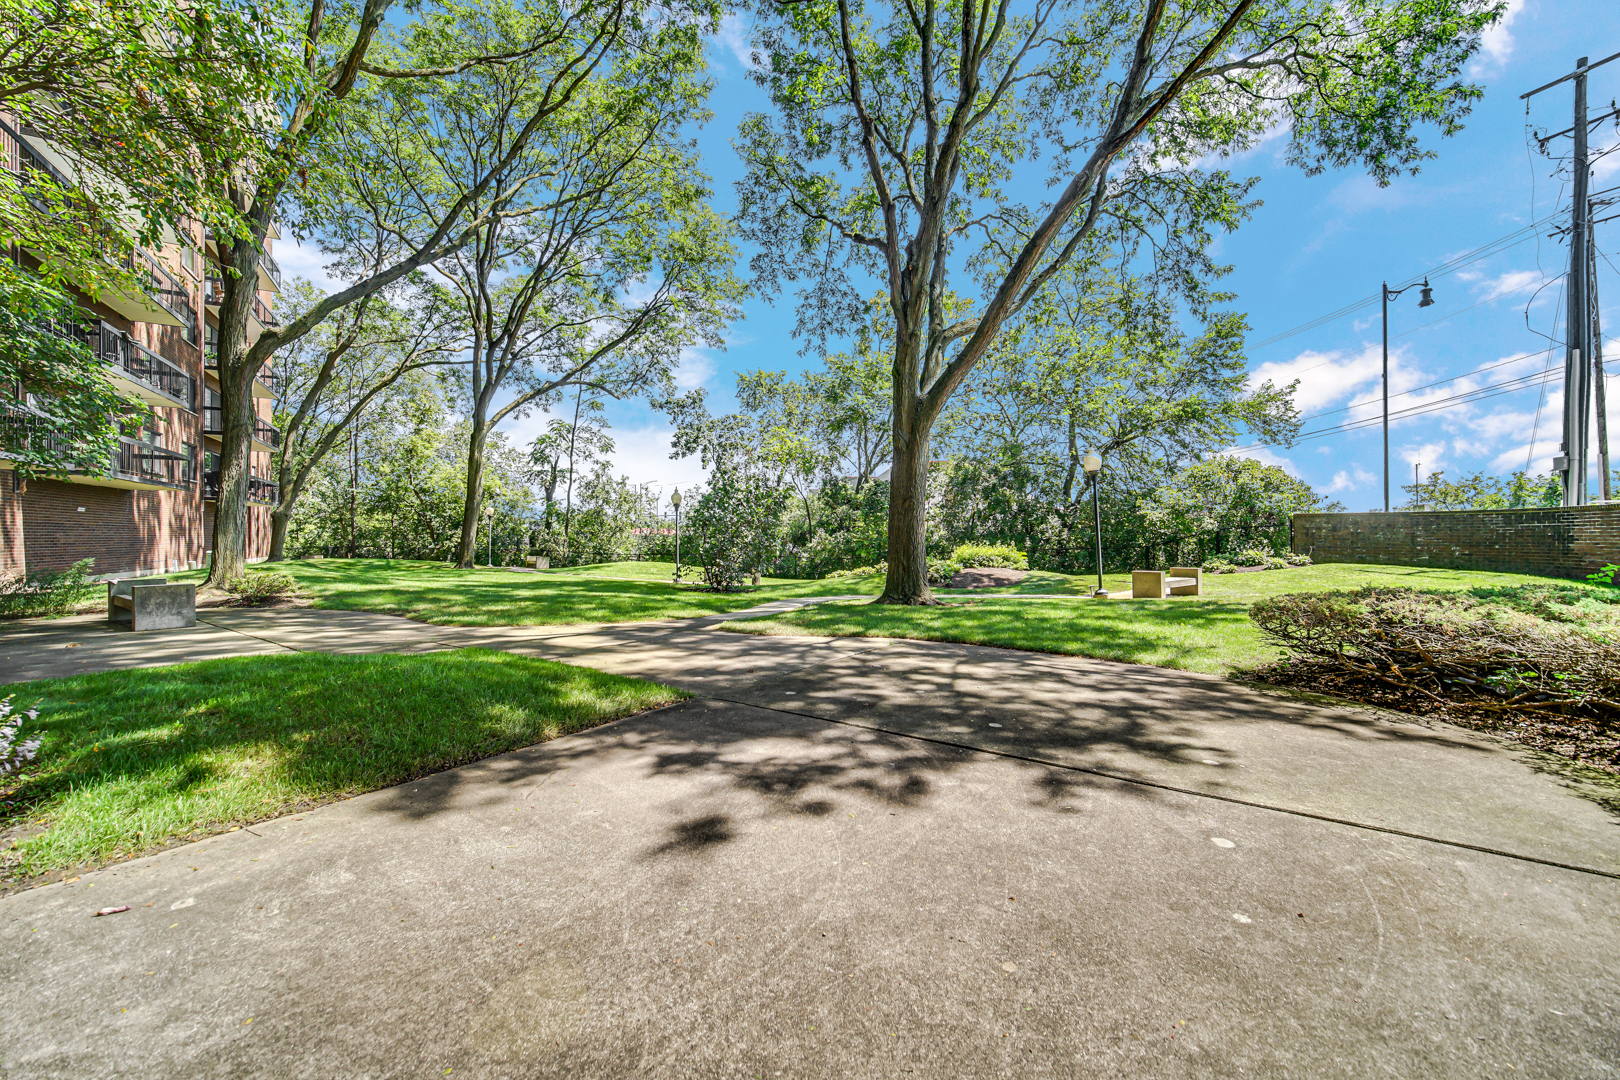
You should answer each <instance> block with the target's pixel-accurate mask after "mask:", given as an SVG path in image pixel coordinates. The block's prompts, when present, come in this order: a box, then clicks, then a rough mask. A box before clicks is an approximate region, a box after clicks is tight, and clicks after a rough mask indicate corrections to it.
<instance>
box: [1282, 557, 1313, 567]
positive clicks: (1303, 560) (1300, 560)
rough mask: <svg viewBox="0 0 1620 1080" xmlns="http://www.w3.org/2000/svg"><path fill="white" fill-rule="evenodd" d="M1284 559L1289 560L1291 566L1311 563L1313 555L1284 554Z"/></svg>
mask: <svg viewBox="0 0 1620 1080" xmlns="http://www.w3.org/2000/svg"><path fill="white" fill-rule="evenodd" d="M1283 560H1284V561H1285V562H1287V563H1288V565H1289V566H1310V565H1311V557H1310V556H1309V555H1284V556H1283Z"/></svg>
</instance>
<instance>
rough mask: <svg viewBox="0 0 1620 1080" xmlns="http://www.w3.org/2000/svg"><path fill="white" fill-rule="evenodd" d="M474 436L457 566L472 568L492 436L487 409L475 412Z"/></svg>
mask: <svg viewBox="0 0 1620 1080" xmlns="http://www.w3.org/2000/svg"><path fill="white" fill-rule="evenodd" d="M472 424H473V426H472V437H471V438H469V439H468V440H467V501H466V503H465V504H464V506H463V507H462V512H461V542H460V544H459V545H458V547H457V549H456V566H458V567H459V568H461V569H463V570H470V569H471V568H472V565H473V559H474V557H475V556H476V555H477V554H478V512H479V510H480V508H481V507H482V504H483V501H484V443H485V442H486V441H487V440H488V439H489V427H488V422H487V421H486V420H485V419H484V410H483V409H482V408H479V409H477V410H475V411H474V414H473V422H472Z"/></svg>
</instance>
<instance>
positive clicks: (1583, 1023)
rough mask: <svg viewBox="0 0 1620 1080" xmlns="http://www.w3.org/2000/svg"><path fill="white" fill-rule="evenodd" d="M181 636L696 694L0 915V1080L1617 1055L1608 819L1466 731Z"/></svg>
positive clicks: (873, 664)
mask: <svg viewBox="0 0 1620 1080" xmlns="http://www.w3.org/2000/svg"><path fill="white" fill-rule="evenodd" d="M207 618H208V619H209V620H210V622H211V623H212V624H213V625H211V626H207V627H199V628H198V629H197V630H195V631H183V632H172V633H173V634H174V635H175V637H173V638H167V637H165V638H164V640H163V641H162V642H161V643H160V642H158V641H157V639H158V638H159V635H143V636H142V645H141V649H142V651H144V652H146V653H147V655H148V657H151V656H153V655H156V654H161V655H162V656H166V657H169V658H170V659H194V658H199V657H200V656H201V655H223V654H226V653H228V651H229V646H230V643H231V642H232V641H233V640H234V641H236V642H237V643H238V651H239V652H265V651H276V650H279V649H283V648H289V647H293V648H326V649H331V650H333V651H379V650H395V649H431V648H450V647H459V646H464V645H480V646H486V647H495V648H504V649H509V650H512V651H516V652H523V653H528V654H532V655H539V656H548V657H552V658H555V659H560V660H564V661H567V662H570V663H579V664H584V665H588V666H591V667H595V668H600V669H603V670H610V671H617V672H621V673H625V674H634V675H640V676H644V677H649V678H657V679H660V680H662V681H666V682H670V683H674V684H676V685H681V686H685V687H687V688H689V689H691V690H693V691H694V692H696V693H698V694H699V695H701V696H700V697H699V698H698V699H697V700H695V701H693V702H689V703H687V704H684V705H681V706H678V707H675V708H672V709H667V710H663V711H661V712H658V713H653V714H648V715H646V716H642V717H637V718H633V719H631V720H627V721H623V722H620V723H618V724H614V725H608V726H606V727H603V728H599V729H596V730H594V731H592V732H588V733H585V734H583V735H579V736H573V737H569V738H565V739H560V740H557V741H555V742H552V743H548V744H545V745H543V746H540V747H536V748H533V749H530V750H526V751H522V752H520V753H517V754H510V755H505V756H503V757H500V758H495V759H490V760H488V761H484V762H479V763H477V764H474V765H471V766H467V767H465V768H462V769H457V770H452V771H450V772H446V773H442V774H439V775H438V776H435V777H431V778H429V779H427V780H423V781H419V782H415V783H411V784H407V785H404V786H402V787H399V788H393V789H388V790H385V791H380V792H375V793H372V794H370V795H366V796H362V797H360V798H357V799H354V800H350V801H348V802H345V803H341V804H337V805H333V806H329V807H325V808H323V809H320V810H317V811H313V812H310V813H307V814H303V815H298V816H296V817H292V818H285V819H281V820H279V821H275V822H267V823H264V824H262V825H258V826H255V827H254V829H253V830H252V831H251V832H249V831H243V832H238V833H234V834H229V835H227V836H223V837H219V838H216V839H214V840H210V841H205V842H203V843H202V844H197V845H191V846H188V847H185V848H179V849H175V850H173V851H170V852H166V853H163V854H161V855H158V856H154V857H151V858H147V859H141V860H134V861H132V862H129V863H124V864H121V865H119V866H117V867H116V868H111V869H108V870H105V871H101V872H98V873H94V874H87V875H85V876H84V877H83V878H82V879H81V880H79V881H77V882H74V883H72V884H69V885H52V886H46V887H43V888H39V889H34V890H30V891H28V892H24V893H19V894H16V895H14V896H11V897H7V898H5V899H4V900H0V970H4V971H7V972H9V973H12V977H11V978H8V979H6V980H4V981H3V982H0V1009H3V1010H4V1014H5V1015H6V1016H7V1017H8V1022H7V1024H5V1025H0V1061H3V1066H4V1070H5V1074H6V1075H18V1076H57V1075H67V1074H71V1075H76V1076H152V1077H160V1076H161V1077H189V1076H266V1077H272V1076H273V1077H303V1076H309V1077H327V1076H376V1077H381V1076H429V1075H431V1076H442V1075H447V1073H446V1070H453V1072H451V1073H449V1074H448V1075H453V1076H458V1077H459V1076H492V1077H493V1076H502V1077H505V1076H513V1077H518V1076H521V1077H533V1076H618V1075H632V1074H634V1075H649V1076H682V1077H685V1076H691V1077H699V1076H702V1077H711V1076H739V1077H741V1076H749V1077H761V1076H762V1077H772V1076H777V1075H781V1076H788V1077H805V1076H828V1077H833V1076H860V1077H865V1076H891V1075H897V1074H905V1075H918V1076H963V1077H970V1076H971V1077H979V1076H1019V1077H1026V1076H1064V1077H1068V1076H1076V1075H1093V1074H1095V1075H1103V1076H1110V1075H1119V1076H1133V1077H1134V1076H1165V1077H1171V1076H1174V1077H1184V1076H1210V1077H1233V1076H1277V1077H1283V1076H1289V1077H1304V1076H1310V1077H1318V1076H1323V1077H1337V1076H1347V1077H1348V1076H1375V1075H1379V1076H1382V1075H1396V1076H1447V1077H1449V1076H1457V1077H1478V1076H1549V1077H1571V1076H1594V1077H1597V1076H1613V1075H1615V1072H1614V1070H1615V1067H1616V1064H1617V1063H1620V1016H1617V1015H1616V1008H1617V1006H1620V977H1617V975H1616V974H1615V973H1614V972H1613V971H1612V965H1611V964H1610V963H1609V960H1608V958H1609V957H1612V956H1613V955H1614V952H1615V949H1616V946H1617V945H1620V881H1616V880H1615V879H1614V878H1613V877H1611V876H1607V875H1613V874H1617V873H1620V828H1617V827H1616V824H1615V819H1614V818H1613V817H1611V816H1610V815H1608V814H1607V813H1605V812H1604V811H1603V810H1601V809H1600V808H1599V807H1598V806H1596V805H1595V804H1594V803H1592V802H1590V801H1588V800H1586V799H1583V798H1580V797H1579V796H1578V795H1576V794H1574V793H1573V792H1571V791H1570V790H1569V789H1568V788H1566V787H1565V786H1563V785H1562V784H1561V783H1559V782H1558V781H1557V780H1555V779H1553V778H1550V777H1547V776H1544V775H1542V774H1539V773H1536V772H1534V771H1533V770H1531V769H1530V768H1528V767H1527V766H1526V765H1525V764H1524V762H1523V761H1522V760H1521V759H1520V758H1519V757H1518V756H1517V755H1515V754H1514V753H1512V752H1510V751H1508V750H1506V749H1503V748H1501V747H1500V746H1498V745H1497V744H1494V743H1491V742H1489V741H1486V740H1481V739H1477V738H1474V737H1471V736H1469V735H1467V734H1466V733H1462V732H1460V731H1457V730H1456V729H1451V728H1448V727H1446V726H1443V725H1436V726H1426V725H1421V724H1417V723H1392V722H1388V721H1387V720H1381V719H1377V718H1374V717H1372V716H1370V715H1364V714H1362V713H1359V712H1353V711H1346V710H1337V709H1329V708H1323V707H1319V706H1313V705H1308V704H1303V703H1300V702H1297V701H1293V700H1290V699H1286V698H1283V697H1278V696H1272V695H1267V694H1260V693H1256V692H1253V691H1250V690H1246V689H1244V688H1242V687H1238V686H1235V685H1232V684H1229V683H1226V682H1224V681H1223V680H1220V679H1215V678H1209V677H1204V676H1197V675H1189V674H1186V673H1182V672H1173V671H1166V670H1163V669H1155V668H1143V667H1134V666H1129V665H1120V664H1109V663H1104V662H1099V661H1087V660H1083V659H1078V658H1066V657H1053V656H1046V655H1040V654H1028V653H1016V652H1010V651H1005V650H997V649H984V648H976V647H971V646H957V645H944V644H936V643H925V642H908V641H886V640H882V639H846V640H828V639H816V638H768V637H754V636H748V635H735V634H726V633H721V632H716V631H714V630H713V629H712V626H713V625H714V624H715V623H717V622H719V621H720V617H715V618H711V619H705V620H695V621H692V622H687V623H679V624H673V623H672V624H642V625H635V626H622V627H530V628H492V629H482V628H446V627H428V626H423V625H422V624H417V623H411V622H409V621H407V620H402V619H389V618H388V617H384V616H374V615H362V614H357V613H333V612H315V611H311V610H309V609H283V610H279V611H269V612H230V613H224V614H218V613H210V614H209V615H208V616H207ZM51 628H54V629H51ZM75 634H77V635H79V639H78V648H75V649H68V648H66V647H65V646H67V645H69V644H74V643H75V641H74V640H73V636H74V635H75ZM98 634H101V632H100V631H98V630H95V629H94V628H93V627H90V626H89V625H88V624H82V625H69V624H65V622H64V621H56V622H54V623H52V624H39V625H38V626H36V627H30V628H28V629H27V630H26V632H25V633H24V634H22V635H13V634H11V633H7V634H6V635H5V636H4V638H3V639H0V681H10V680H14V679H17V678H19V677H25V673H32V674H27V677H39V676H40V675H45V674H54V673H56V670H57V669H56V668H55V667H53V665H57V664H62V663H68V664H71V665H73V666H74V667H76V668H77V670H80V671H83V670H93V669H98V668H101V667H112V666H123V665H127V664H129V663H133V662H138V660H137V658H135V657H133V656H132V655H131V653H130V652H129V651H128V650H129V648H130V645H129V643H130V641H131V640H132V639H131V638H130V637H129V636H128V635H102V636H97V635H98ZM185 635H190V636H189V637H186V636H185ZM233 635H234V637H233ZM120 638H121V640H120ZM147 643H152V644H150V645H149V644H147ZM159 644H161V646H162V647H161V649H158V648H156V646H157V645H159ZM86 649H89V650H92V651H91V652H89V653H85V654H83V655H79V654H81V651H82V650H86ZM60 654H68V656H71V659H68V658H67V657H66V656H61V655H60ZM1554 864H1557V865H1554ZM120 904H130V905H131V906H132V910H131V911H129V912H126V913H124V914H120V915H116V916H109V917H106V918H91V917H90V915H91V912H93V911H94V910H96V909H97V908H99V907H103V906H113V905H120ZM1510 1066H1511V1067H1510Z"/></svg>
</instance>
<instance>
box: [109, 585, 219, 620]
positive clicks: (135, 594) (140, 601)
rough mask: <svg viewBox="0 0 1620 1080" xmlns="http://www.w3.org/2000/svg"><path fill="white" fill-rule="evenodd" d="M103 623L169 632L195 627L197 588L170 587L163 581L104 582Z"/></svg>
mask: <svg viewBox="0 0 1620 1080" xmlns="http://www.w3.org/2000/svg"><path fill="white" fill-rule="evenodd" d="M107 621H108V622H110V623H127V624H128V625H129V628H130V629H131V630H173V629H176V628H178V627H183V626H196V625H197V586H195V585H170V584H169V582H168V579H167V578H124V579H123V580H121V581H109V582H107Z"/></svg>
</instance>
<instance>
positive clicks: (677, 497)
mask: <svg viewBox="0 0 1620 1080" xmlns="http://www.w3.org/2000/svg"><path fill="white" fill-rule="evenodd" d="M669 501H670V502H671V503H672V504H673V505H674V507H675V584H677V585H679V584H680V583H681V489H680V488H676V489H675V493H674V494H673V495H671V496H670V497H669Z"/></svg>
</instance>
